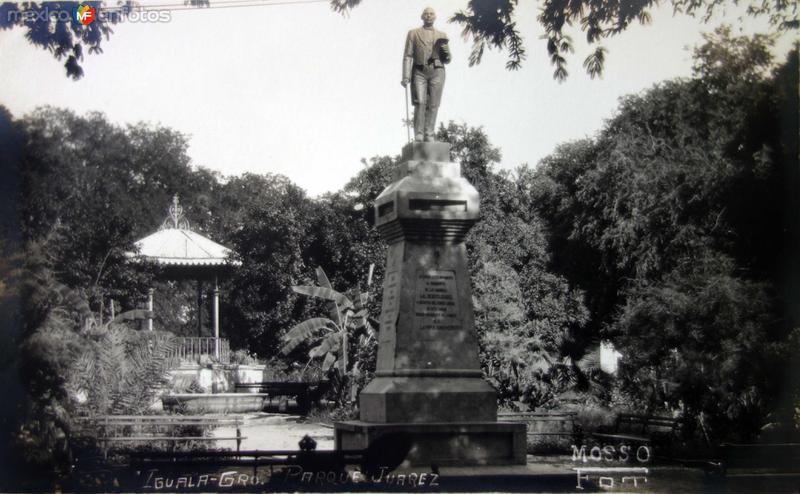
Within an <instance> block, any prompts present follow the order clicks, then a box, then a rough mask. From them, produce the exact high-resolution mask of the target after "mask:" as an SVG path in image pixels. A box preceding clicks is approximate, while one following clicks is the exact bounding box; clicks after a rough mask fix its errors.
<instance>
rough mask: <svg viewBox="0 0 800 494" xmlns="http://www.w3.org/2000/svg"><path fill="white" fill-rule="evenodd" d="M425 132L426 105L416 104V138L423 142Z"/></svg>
mask: <svg viewBox="0 0 800 494" xmlns="http://www.w3.org/2000/svg"><path fill="white" fill-rule="evenodd" d="M424 132H425V105H414V140H415V141H417V142H422V138H423V137H424Z"/></svg>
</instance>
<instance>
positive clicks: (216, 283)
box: [212, 275, 219, 360]
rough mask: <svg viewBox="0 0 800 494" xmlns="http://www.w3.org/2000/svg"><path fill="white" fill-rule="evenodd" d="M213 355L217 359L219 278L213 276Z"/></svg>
mask: <svg viewBox="0 0 800 494" xmlns="http://www.w3.org/2000/svg"><path fill="white" fill-rule="evenodd" d="M212 307H213V309H214V315H213V320H214V356H215V357H216V358H217V360H219V280H218V279H217V276H216V275H215V276H214V305H213V306H212Z"/></svg>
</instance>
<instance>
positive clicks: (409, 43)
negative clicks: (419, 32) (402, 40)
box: [403, 31, 414, 81]
mask: <svg viewBox="0 0 800 494" xmlns="http://www.w3.org/2000/svg"><path fill="white" fill-rule="evenodd" d="M413 65H414V41H413V40H412V39H411V31H409V32H408V36H406V49H405V50H404V51H403V80H404V81H410V80H411V67H412V66H413Z"/></svg>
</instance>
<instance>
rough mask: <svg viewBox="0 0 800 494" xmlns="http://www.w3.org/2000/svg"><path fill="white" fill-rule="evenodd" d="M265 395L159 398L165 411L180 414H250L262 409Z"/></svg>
mask: <svg viewBox="0 0 800 494" xmlns="http://www.w3.org/2000/svg"><path fill="white" fill-rule="evenodd" d="M266 397H267V395H266V394H260V393H259V394H250V393H214V394H201V393H183V394H169V395H165V396H162V397H161V401H162V403H163V404H164V409H165V410H173V411H176V410H179V411H181V412H182V413H188V414H201V413H252V412H260V411H261V410H263V409H264V399H265V398H266Z"/></svg>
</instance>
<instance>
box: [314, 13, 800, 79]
mask: <svg viewBox="0 0 800 494" xmlns="http://www.w3.org/2000/svg"><path fill="white" fill-rule="evenodd" d="M330 1H331V8H333V9H334V10H335V11H337V12H343V13H345V12H347V11H349V10H350V9H352V8H354V7H356V6H357V5H359V4H360V3H361V2H362V0H330ZM670 3H671V4H672V7H673V10H674V12H675V13H684V14H688V15H692V16H695V17H700V18H702V19H703V20H708V19H709V18H710V17H711V16H712V15H714V14H715V13H716V12H718V11H719V10H722V9H723V5H722V2H718V1H714V0H710V1H695V0H671V1H670ZM734 3H736V4H738V3H743V4H746V5H747V6H746V11H747V14H748V15H751V16H763V17H767V18H768V19H769V22H770V24H771V25H772V26H773V27H774V28H776V29H778V30H790V29H797V28H798V27H800V21H798V18H797V15H798V7H799V6H800V2H798V0H791V1H788V2H762V1H759V0H752V1H750V2H738V1H737V2H734ZM657 5H658V2H657V1H656V0H636V1H633V2H625V1H620V0H610V1H609V0H603V1H596V0H572V1H556V0H546V1H544V2H543V3H542V6H541V8H540V10H539V14H538V15H537V18H536V20H537V21H538V23H539V25H540V26H541V27H542V28H543V29H544V32H545V34H544V36H543V37H544V38H545V39H546V40H547V53H548V56H549V57H550V63H551V64H552V65H553V66H554V67H555V69H554V72H553V77H554V78H555V79H556V80H559V81H562V80H564V79H566V78H567V75H568V71H567V58H568V57H569V54H570V53H572V52H573V51H574V46H575V42H574V41H573V39H572V37H571V36H570V34H569V32H570V31H571V30H572V29H573V28H575V29H578V30H579V31H580V32H581V33H582V34H584V36H585V38H586V42H587V43H588V44H589V45H590V46H594V47H595V48H594V50H593V51H592V53H590V54H589V55H588V56H587V57H586V58H585V59H584V61H583V67H584V69H585V70H586V73H587V74H589V75H590V76H591V77H596V76H598V75H600V74H602V72H603V66H604V62H605V58H606V54H607V49H606V48H605V47H603V46H602V44H601V43H602V41H603V40H604V39H608V38H611V37H613V36H617V35H619V34H621V33H623V32H624V31H625V30H626V29H627V28H628V27H629V26H630V25H631V24H633V23H640V24H649V23H650V22H651V21H652V17H651V15H650V9H652V8H653V7H655V6H657ZM518 7H519V0H469V1H468V2H467V8H466V9H464V10H459V11H457V12H455V13H454V14H453V15H452V16H450V19H449V21H450V22H452V23H454V24H458V25H460V26H462V28H463V30H462V34H463V35H464V37H465V38H469V39H471V40H472V42H473V47H472V52H471V53H470V55H469V63H470V65H475V64H477V63H480V61H481V58H482V57H483V54H484V52H485V50H486V49H487V48H495V49H499V50H505V51H506V53H507V55H508V61H507V62H506V68H507V69H509V70H516V69H519V68H520V67H521V66H522V63H523V61H524V60H525V59H526V57H527V50H526V48H525V40H524V35H523V33H521V32H520V29H519V27H518V25H517V9H518Z"/></svg>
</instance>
